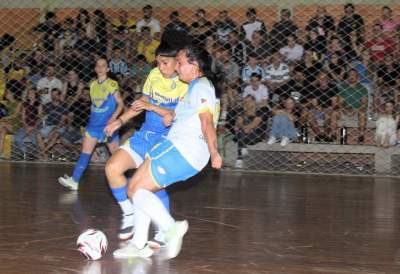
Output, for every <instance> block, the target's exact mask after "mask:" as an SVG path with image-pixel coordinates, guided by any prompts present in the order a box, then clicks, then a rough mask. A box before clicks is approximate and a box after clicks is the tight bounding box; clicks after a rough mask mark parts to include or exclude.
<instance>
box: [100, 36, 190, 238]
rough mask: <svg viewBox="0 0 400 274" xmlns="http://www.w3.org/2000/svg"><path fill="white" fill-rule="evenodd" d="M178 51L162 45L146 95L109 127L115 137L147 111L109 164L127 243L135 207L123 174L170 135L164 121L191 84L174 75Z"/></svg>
mask: <svg viewBox="0 0 400 274" xmlns="http://www.w3.org/2000/svg"><path fill="white" fill-rule="evenodd" d="M178 51H179V49H178V48H176V47H175V48H174V47H171V46H169V45H168V44H167V42H162V43H161V44H160V46H159V47H158V48H157V50H156V55H157V59H156V60H157V67H156V68H154V69H153V70H152V71H151V72H150V74H149V76H148V77H147V79H146V82H145V84H144V87H143V96H142V97H141V98H140V99H139V100H137V101H135V102H134V103H133V104H132V106H131V108H130V109H129V110H128V111H127V112H125V113H124V114H123V115H121V117H120V118H118V119H117V120H116V121H114V122H113V123H111V124H109V125H108V126H107V127H106V128H105V131H106V133H107V134H108V135H110V136H111V135H112V134H114V132H115V131H116V130H118V129H119V128H120V127H121V126H122V125H123V124H124V123H125V122H127V121H128V120H129V119H132V118H133V117H135V116H137V115H138V114H139V113H141V112H142V111H146V119H145V122H144V123H143V124H142V126H141V128H140V130H139V131H137V132H135V133H134V135H133V136H132V137H130V138H129V140H128V141H127V142H126V143H125V144H123V145H122V146H121V147H120V149H119V150H118V151H117V152H116V153H115V154H114V155H113V156H112V157H111V158H110V159H109V161H108V162H107V164H106V174H107V179H108V182H109V185H110V188H111V191H112V194H113V195H114V197H115V199H116V200H117V201H118V203H119V205H120V207H121V209H122V212H123V219H122V224H121V228H120V232H119V238H120V239H121V240H126V239H128V238H130V237H131V236H132V234H133V226H134V216H133V213H134V212H133V205H132V202H131V201H130V200H129V199H128V196H127V188H128V180H127V178H126V177H125V176H124V173H125V172H126V171H127V170H129V169H133V168H137V167H139V166H140V165H141V164H142V163H143V161H144V159H145V155H146V153H147V152H149V151H150V149H151V148H152V147H153V146H154V145H155V144H157V143H160V142H162V141H163V140H164V139H165V137H166V135H167V134H168V131H169V127H166V126H165V125H164V124H163V122H162V120H163V116H165V115H166V114H167V113H169V110H171V109H175V107H176V105H177V104H178V102H179V98H181V97H182V96H183V95H184V94H185V93H186V92H187V89H188V85H187V84H186V83H184V82H182V81H180V80H179V78H178V75H177V74H176V72H175V66H176V61H175V57H176V55H177V53H178ZM156 195H157V196H158V197H159V198H160V200H161V201H162V202H163V204H164V206H165V208H167V210H169V198H168V194H167V192H166V191H165V190H164V189H162V190H160V191H159V192H157V193H156ZM162 242H163V239H162V234H157V235H156V240H155V241H153V243H154V244H157V243H159V244H160V245H162Z"/></svg>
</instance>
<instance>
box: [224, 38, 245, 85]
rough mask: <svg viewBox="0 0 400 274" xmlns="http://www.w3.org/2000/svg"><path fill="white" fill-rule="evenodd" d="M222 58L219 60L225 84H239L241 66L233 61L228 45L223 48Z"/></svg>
mask: <svg viewBox="0 0 400 274" xmlns="http://www.w3.org/2000/svg"><path fill="white" fill-rule="evenodd" d="M221 50H222V51H221V56H220V58H219V62H220V66H221V72H222V73H223V78H224V83H225V84H226V85H230V84H232V83H238V82H239V79H240V71H239V66H238V65H237V64H236V63H235V62H233V61H232V56H231V52H230V47H229V46H228V45H226V46H224V47H221Z"/></svg>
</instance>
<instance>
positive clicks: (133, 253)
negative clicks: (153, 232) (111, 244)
mask: <svg viewBox="0 0 400 274" xmlns="http://www.w3.org/2000/svg"><path fill="white" fill-rule="evenodd" d="M153 253H154V252H153V250H152V249H151V248H150V247H149V246H148V245H145V246H144V247H143V248H142V249H139V248H137V247H136V246H135V245H134V244H133V242H130V243H129V244H128V245H127V246H125V247H123V248H120V249H117V250H115V251H114V252H113V256H114V258H117V259H128V258H135V257H140V258H148V257H150V256H151V255H153Z"/></svg>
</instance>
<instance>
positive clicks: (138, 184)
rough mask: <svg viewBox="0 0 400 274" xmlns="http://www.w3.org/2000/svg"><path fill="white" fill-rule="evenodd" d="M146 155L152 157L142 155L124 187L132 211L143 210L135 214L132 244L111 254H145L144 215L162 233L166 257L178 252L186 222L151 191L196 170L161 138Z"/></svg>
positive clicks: (145, 231) (146, 232)
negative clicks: (178, 217) (175, 218)
mask: <svg viewBox="0 0 400 274" xmlns="http://www.w3.org/2000/svg"><path fill="white" fill-rule="evenodd" d="M150 157H151V158H152V160H150V158H148V159H146V160H145V162H144V163H143V164H142V165H141V166H140V167H139V169H138V170H137V171H136V173H135V175H134V176H133V178H132V180H131V184H130V185H129V190H128V196H129V197H131V198H132V200H133V204H134V208H135V212H139V211H141V212H143V213H144V214H139V215H138V216H136V217H135V220H136V221H135V222H136V227H135V234H134V236H133V241H132V244H131V245H130V246H128V247H126V248H122V249H119V250H117V251H115V252H114V256H115V257H142V256H144V255H143V254H148V253H147V250H148V245H146V242H147V238H148V228H149V227H148V226H147V222H146V220H147V219H145V218H148V217H150V219H151V220H152V221H153V222H154V223H155V224H156V225H157V226H158V227H159V228H160V229H161V230H162V231H163V232H164V233H165V241H166V245H167V248H168V257H170V258H173V257H175V256H176V255H177V254H178V253H179V251H180V248H181V244H182V238H183V236H184V235H185V233H186V231H187V229H188V224H187V222H186V221H182V222H177V221H175V220H174V219H173V218H172V216H171V215H170V214H169V212H168V211H167V209H166V208H165V207H164V205H163V204H162V203H161V201H160V199H159V198H158V197H157V196H156V195H155V194H153V192H156V191H158V190H160V189H161V188H162V187H166V186H168V185H170V184H172V183H174V182H177V181H182V180H186V179H187V178H189V177H191V176H193V175H195V174H196V173H197V172H198V171H197V170H195V169H194V168H193V167H191V166H190V164H189V163H188V162H187V161H186V160H185V159H184V158H183V157H182V156H181V155H180V153H179V152H178V151H177V149H176V148H174V147H173V145H172V144H171V143H170V142H163V143H162V144H161V145H160V146H159V147H158V148H156V149H155V150H153V151H152V152H151V153H150ZM146 215H147V217H146ZM145 226H146V227H145Z"/></svg>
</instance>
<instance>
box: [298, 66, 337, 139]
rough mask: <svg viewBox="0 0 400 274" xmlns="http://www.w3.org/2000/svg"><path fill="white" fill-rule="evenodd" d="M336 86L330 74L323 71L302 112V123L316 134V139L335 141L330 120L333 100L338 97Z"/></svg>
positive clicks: (310, 91)
mask: <svg viewBox="0 0 400 274" xmlns="http://www.w3.org/2000/svg"><path fill="white" fill-rule="evenodd" d="M337 94H338V90H337V88H336V85H335V84H334V83H333V81H332V80H331V79H330V77H329V73H328V72H327V71H325V70H321V71H320V73H319V74H318V76H317V80H316V82H315V84H314V85H312V86H310V88H309V93H308V98H307V104H306V105H305V108H304V109H303V112H302V117H301V119H302V123H303V124H307V125H308V126H309V127H310V128H311V130H312V131H313V132H314V135H315V136H316V139H320V140H324V141H333V138H332V136H334V132H330V128H329V123H328V122H329V118H330V114H331V111H332V102H331V100H332V98H333V97H335V96H337Z"/></svg>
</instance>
